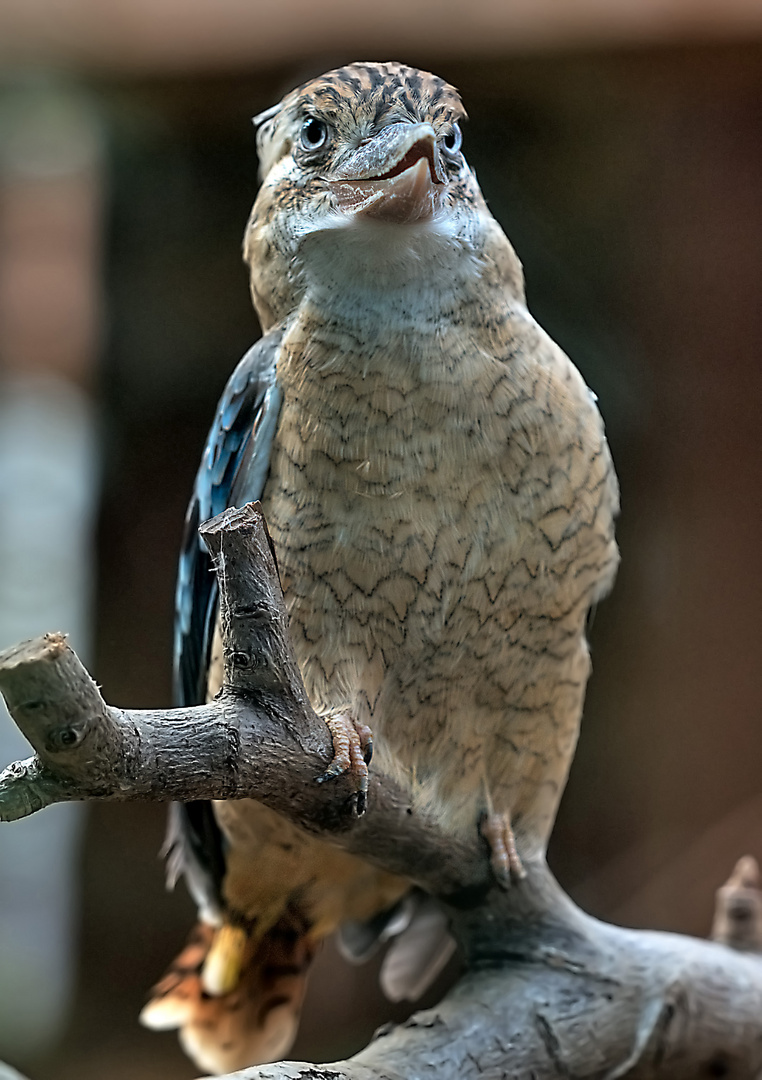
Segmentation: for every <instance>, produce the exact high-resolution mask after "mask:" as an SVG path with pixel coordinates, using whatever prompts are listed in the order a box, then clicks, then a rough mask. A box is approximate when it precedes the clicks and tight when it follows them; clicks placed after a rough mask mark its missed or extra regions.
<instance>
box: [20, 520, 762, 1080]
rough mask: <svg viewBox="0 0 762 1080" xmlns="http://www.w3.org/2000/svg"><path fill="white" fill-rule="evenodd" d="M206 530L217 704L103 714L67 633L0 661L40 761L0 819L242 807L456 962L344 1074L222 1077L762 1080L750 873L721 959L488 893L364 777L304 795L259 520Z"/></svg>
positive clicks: (301, 705) (552, 894) (535, 871)
mask: <svg viewBox="0 0 762 1080" xmlns="http://www.w3.org/2000/svg"><path fill="white" fill-rule="evenodd" d="M202 531H203V535H204V538H205V541H206V543H207V544H208V546H209V548H210V550H211V551H212V553H213V555H214V557H215V561H216V564H217V571H218V575H219V579H220V593H221V610H222V626H223V644H224V657H225V669H226V681H225V687H224V689H223V691H222V692H221V694H220V695H219V696H218V698H217V699H216V700H215V701H214V702H212V703H210V704H209V705H205V706H200V707H198V708H194V709H175V710H140V711H138V710H122V709H115V708H112V707H110V706H108V705H107V704H106V703H105V702H104V701H103V698H102V697H101V695H100V692H99V691H98V688H97V686H96V685H95V683H94V682H93V681H92V679H91V678H90V676H89V675H88V674H87V672H86V671H85V669H84V668H83V667H82V665H81V664H80V662H79V660H78V659H77V657H76V655H75V654H74V653H73V652H72V651H71V650H70V649H69V648H68V646H67V645H66V642H65V639H64V637H63V636H62V635H61V634H49V635H46V636H45V637H44V638H39V639H36V640H35V641H32V642H27V643H25V644H23V645H19V646H16V647H15V648H13V649H10V650H7V651H6V652H5V653H3V654H1V655H0V692H2V694H3V695H4V697H5V698H6V701H7V704H8V708H9V710H10V712H11V715H12V716H13V718H14V720H15V721H16V723H17V724H18V726H19V727H20V728H21V730H22V731H23V733H24V734H25V735H26V737H27V738H28V740H29V742H30V743H31V744H32V746H33V748H34V750H35V756H34V757H33V758H31V759H29V760H28V761H25V762H16V763H15V764H13V765H11V766H9V768H7V769H6V770H5V771H4V772H3V773H2V775H0V820H14V819H16V818H19V817H23V816H25V815H26V814H30V813H33V812H34V811H36V810H38V809H41V808H42V807H43V806H46V805H48V804H50V803H52V802H58V801H63V800H69V799H83V798H101V799H122V800H126V799H181V800H182V799H197V798H225V799H231V798H243V797H252V796H253V797H255V798H257V799H260V800H261V801H262V802H265V803H267V804H268V805H269V806H271V807H273V808H274V809H276V810H278V811H279V812H281V813H283V814H285V815H286V816H288V817H289V818H291V819H292V820H294V821H296V822H298V823H300V824H301V825H302V826H303V827H305V828H307V829H310V830H312V831H314V832H319V833H320V834H321V835H323V836H325V837H326V838H328V839H330V840H332V841H333V842H334V843H336V844H339V845H340V846H342V847H345V848H347V849H348V850H350V851H353V852H355V853H358V854H362V855H363V856H365V857H366V858H368V859H369V860H371V861H373V862H375V863H377V864H378V865H380V866H383V867H385V868H386V869H388V870H391V871H394V872H396V873H402V874H405V875H407V876H408V877H409V878H411V879H412V880H414V881H416V882H417V883H418V884H420V885H422V886H423V887H425V888H427V889H428V890H429V891H430V892H432V893H433V894H435V895H436V896H437V897H438V898H439V899H440V900H441V902H442V903H443V904H445V905H446V907H447V908H448V910H449V912H450V914H451V916H452V921H453V927H454V930H455V933H456V935H457V936H458V938H459V939H460V942H461V944H462V946H463V948H464V951H465V954H466V957H467V959H468V961H469V970H468V972H467V974H466V975H465V976H464V977H463V978H462V979H461V980H460V982H459V983H458V984H457V986H456V987H455V988H454V989H453V990H452V991H451V992H450V994H449V995H448V996H447V997H446V998H445V1000H444V1001H443V1002H441V1004H440V1005H438V1006H437V1007H436V1008H434V1009H431V1010H429V1011H428V1012H425V1013H418V1014H416V1015H415V1016H414V1017H412V1018H411V1019H410V1020H409V1021H407V1022H406V1023H405V1024H403V1025H401V1026H399V1027H397V1028H393V1029H391V1030H388V1031H386V1030H385V1031H382V1032H380V1033H378V1034H377V1035H376V1037H375V1038H374V1040H373V1041H372V1042H371V1044H370V1045H369V1046H368V1047H367V1048H366V1049H365V1050H364V1051H362V1053H360V1054H358V1055H357V1056H356V1057H355V1058H353V1059H352V1060H351V1061H347V1062H338V1063H335V1064H333V1065H330V1066H315V1065H308V1064H303V1063H293V1062H292V1063H285V1064H284V1063H280V1064H277V1065H268V1066H260V1067H257V1068H252V1069H247V1070H244V1071H243V1072H241V1073H238V1074H235V1075H236V1076H238V1077H240V1078H241V1080H243V1078H244V1077H246V1078H249V1080H255V1078H256V1080H265V1078H267V1080H275V1078H285V1077H301V1078H304V1080H307V1078H310V1080H320V1078H322V1077H326V1078H327V1077H332V1078H334V1080H338V1078H347V1080H371V1078H373V1080H413V1078H418V1077H421V1078H423V1077H432V1078H434V1077H436V1078H437V1080H448V1078H450V1077H452V1078H453V1080H454V1078H456V1077H457V1078H458V1080H464V1078H471V1077H473V1078H476V1077H490V1078H498V1077H506V1078H508V1077H516V1078H530V1077H534V1078H536V1080H540V1078H546V1077H547V1078H552V1077H566V1078H574V1077H580V1078H581V1077H596V1078H601V1080H602V1078H605V1080H615V1078H618V1077H624V1076H627V1077H631V1078H633V1080H635V1078H638V1080H640V1078H651V1077H664V1078H683V1077H685V1078H688V1077H690V1078H694V1077H701V1076H706V1077H729V1078H730V1077H733V1078H736V1077H737V1078H742V1077H743V1078H752V1077H762V959H760V957H759V956H758V955H755V953H754V950H755V949H756V948H757V945H758V942H759V941H760V940H762V934H760V926H761V925H762V916H761V915H760V911H762V902H761V901H760V897H759V892H758V890H757V879H756V878H755V877H754V870H755V868H754V867H751V866H750V864H748V863H746V864H744V865H743V866H739V867H737V868H736V871H735V874H734V878H732V879H731V881H730V882H729V883H728V886H726V888H725V891H724V892H723V891H721V894H720V897H719V901H718V919H717V922H716V930H715V935H716V936H717V937H718V938H719V939H720V941H721V942H727V944H724V943H714V942H702V941H697V940H694V939H690V938H685V937H680V936H677V935H671V934H660V933H651V932H645V931H632V930H626V929H622V928H620V927H614V926H608V925H606V924H603V923H600V922H597V921H595V920H594V919H592V918H590V917H589V916H587V915H585V914H584V913H583V912H581V911H580V910H579V909H578V908H576V907H575V906H574V905H573V904H572V902H571V901H570V900H569V898H568V897H566V896H565V894H564V893H563V892H562V891H561V889H560V888H559V887H558V885H557V884H556V883H555V881H554V880H553V878H552V876H551V874H550V872H549V871H548V869H547V867H546V866H545V864H544V862H542V861H537V862H534V863H531V864H529V865H528V866H527V867H526V869H527V871H528V873H527V878H526V880H524V881H523V882H521V883H520V884H517V885H514V886H513V887H512V888H510V889H509V890H507V891H502V890H501V889H499V888H498V887H496V886H495V885H494V884H493V883H492V881H491V879H490V875H489V872H488V860H487V853H486V849H485V846H484V842H483V841H482V840H481V839H480V837H479V835H478V831H477V830H476V829H475V830H474V835H473V837H472V838H471V839H470V840H469V841H463V842H459V843H456V842H454V841H453V840H452V838H451V837H449V836H447V835H446V834H445V833H444V832H443V831H442V829H441V828H440V827H439V826H438V824H437V822H436V821H433V820H429V819H427V818H426V817H425V816H424V815H421V814H419V813H417V812H414V811H413V810H412V808H411V807H410V806H409V805H408V803H407V801H406V799H405V796H404V793H403V792H402V791H401V790H400V789H399V788H397V787H396V786H395V785H394V784H393V783H392V782H391V781H390V780H389V779H388V778H387V777H384V776H379V775H378V774H377V772H373V775H372V781H371V785H370V791H369V799H368V809H367V812H366V813H365V814H364V815H363V816H362V817H358V816H357V813H356V801H355V795H354V792H353V789H352V784H351V782H350V781H349V780H348V779H346V778H339V779H337V780H335V781H332V782H331V783H329V784H317V783H316V782H315V780H316V778H317V777H318V776H319V775H321V774H322V773H323V772H324V770H325V768H326V766H327V764H328V762H329V761H330V759H331V742H330V737H329V735H328V732H327V729H326V728H325V725H324V724H323V723H322V722H321V721H320V720H319V718H318V717H316V716H315V714H314V713H313V711H312V709H311V708H310V705H309V702H308V701H307V697H306V694H305V691H304V687H303V685H302V682H301V678H300V676H299V672H298V669H297V666H296V663H295V660H294V656H293V652H292V650H291V646H290V642H289V637H288V620H287V616H286V612H285V608H284V605H283V598H282V594H281V591H280V587H279V583H278V577H277V569H276V567H275V564H274V559H273V555H272V551H271V545H270V543H269V537H268V535H267V530H266V527H265V525H264V521H263V519H262V517H261V514H260V513H259V509H258V507H257V506H249V507H246V508H244V509H243V510H230V511H226V512H225V513H224V514H222V515H220V517H219V518H216V519H215V520H214V521H213V522H210V523H208V524H207V525H206V526H204V527H203V530H202ZM730 945H733V946H735V948H731V947H729V946H730ZM739 950H746V951H745V952H741V951H739Z"/></svg>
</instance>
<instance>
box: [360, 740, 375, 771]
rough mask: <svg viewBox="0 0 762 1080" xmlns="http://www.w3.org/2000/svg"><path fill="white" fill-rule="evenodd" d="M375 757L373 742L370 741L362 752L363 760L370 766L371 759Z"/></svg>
mask: <svg viewBox="0 0 762 1080" xmlns="http://www.w3.org/2000/svg"><path fill="white" fill-rule="evenodd" d="M372 757H373V740H372V739H368V741H367V742H366V744H365V746H364V747H363V750H362V759H363V761H364V762H365V764H366V765H370V761H371V758H372Z"/></svg>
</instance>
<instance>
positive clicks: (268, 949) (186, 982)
mask: <svg viewBox="0 0 762 1080" xmlns="http://www.w3.org/2000/svg"><path fill="white" fill-rule="evenodd" d="M215 934H216V931H215V929H214V928H213V927H211V926H208V925H206V924H204V923H199V924H197V926H196V927H195V928H194V930H193V932H192V933H191V936H190V938H189V940H188V944H187V945H186V947H185V948H184V949H183V951H182V952H181V953H180V955H179V956H178V957H177V958H176V960H175V961H174V963H173V964H172V965H171V967H170V968H169V970H168V971H167V973H166V975H165V976H164V977H163V978H162V979H161V981H160V982H158V983H157V984H156V986H155V987H154V988H153V990H152V991H151V998H150V1000H149V1001H148V1004H147V1005H146V1006H145V1007H144V1009H143V1011H142V1012H141V1014H140V1021H141V1023H142V1024H144V1025H145V1026H146V1027H150V1028H154V1029H157V1030H168V1029H172V1028H179V1032H178V1035H179V1039H180V1044H181V1045H182V1047H183V1049H184V1050H185V1052H186V1053H187V1054H188V1055H189V1056H190V1057H191V1058H192V1059H193V1061H194V1062H195V1064H196V1065H197V1066H198V1067H199V1068H200V1069H204V1070H205V1071H206V1072H208V1073H227V1072H234V1071H236V1070H237V1069H243V1068H246V1067H247V1066H249V1065H260V1064H264V1063H266V1062H269V1061H277V1060H278V1059H279V1058H282V1057H283V1056H284V1054H286V1053H287V1052H288V1050H289V1049H290V1047H291V1045H292V1043H293V1041H294V1038H295V1037H296V1031H297V1027H298V1024H299V1014H300V1012H301V1008H302V1002H303V1001H304V994H305V990H306V986H307V975H308V972H309V966H310V963H311V962H312V959H313V956H314V954H315V950H316V942H315V941H314V939H313V938H312V937H311V935H310V933H309V928H308V927H307V926H306V925H305V924H304V921H303V920H301V919H300V918H299V917H298V915H297V914H295V913H293V912H287V913H286V914H285V915H284V916H283V917H282V918H281V919H280V921H279V922H278V923H276V925H275V926H273V927H272V929H271V930H269V931H268V932H267V933H266V934H265V935H264V937H262V938H259V939H258V938H256V937H254V936H251V937H249V938H248V941H247V945H246V952H245V954H244V957H243V964H242V967H241V974H240V978H239V980H238V983H237V985H236V986H235V988H234V989H233V990H231V991H230V992H229V993H227V994H224V995H221V996H219V997H213V996H211V995H210V994H207V993H206V992H205V991H204V989H203V987H202V983H201V969H202V967H203V964H204V960H205V959H206V956H207V955H208V953H209V950H210V948H211V946H212V942H213V941H214V937H215Z"/></svg>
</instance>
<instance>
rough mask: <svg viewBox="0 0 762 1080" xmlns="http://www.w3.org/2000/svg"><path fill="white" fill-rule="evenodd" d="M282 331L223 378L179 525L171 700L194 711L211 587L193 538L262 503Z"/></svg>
mask: <svg viewBox="0 0 762 1080" xmlns="http://www.w3.org/2000/svg"><path fill="white" fill-rule="evenodd" d="M282 336H283V332H282V330H280V331H273V332H271V333H269V334H267V335H266V336H265V337H263V338H262V339H261V340H260V341H258V342H257V343H256V345H254V346H253V347H252V348H251V349H249V351H248V352H247V353H246V355H245V356H244V358H243V359H242V360H241V362H240V363H239V364H238V366H237V368H236V369H235V371H234V372H233V374H232V375H231V377H230V379H229V380H228V383H227V385H226V387H225V389H224V391H223V394H222V397H221V399H220V403H219V405H218V407H217V415H216V417H215V419H214V423H213V424H212V427H211V430H210V432H209V437H208V439H207V443H206V447H205V449H204V454H203V457H202V459H201V465H200V466H199V470H198V473H197V474H196V482H195V485H194V489H193V495H192V498H191V501H190V505H189V506H188V512H187V515H186V519H185V531H184V534H183V544H182V549H181V552H180V562H179V567H178V574H177V590H176V593H175V652H174V698H175V704H177V705H198V704H200V703H202V702H203V701H204V700H205V698H206V677H207V666H208V663H209V650H210V648H211V642H212V635H213V633H214V623H215V619H216V612H217V580H216V578H215V576H214V574H213V572H212V563H211V559H210V557H209V553H208V551H207V550H206V546H205V545H204V543H203V541H202V540H201V538H200V537H199V535H198V527H199V525H200V524H201V523H202V522H203V521H207V520H208V519H209V518H212V517H215V516H216V515H217V514H220V513H222V511H223V510H226V509H227V508H228V507H229V506H237V505H242V504H243V503H246V502H252V501H254V500H255V499H259V498H261V496H262V492H263V490H264V486H265V481H266V480H267V472H268V469H269V463H270V450H271V447H272V441H273V437H274V435H275V429H276V427H277V422H278V414H279V412H280V404H281V393H280V390H279V389H278V387H277V385H276V382H275V360H276V356H277V353H278V347H279V345H280V342H281V339H282Z"/></svg>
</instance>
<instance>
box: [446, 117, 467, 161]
mask: <svg viewBox="0 0 762 1080" xmlns="http://www.w3.org/2000/svg"><path fill="white" fill-rule="evenodd" d="M442 142H443V143H444V148H445V151H446V152H447V153H448V154H449V155H450V156H451V157H455V155H456V154H457V153H458V151H459V150H460V144H461V143H462V142H463V135H462V134H461V130H460V128H459V127H458V125H457V124H453V125H452V127H451V128H450V130H449V131H448V132H447V134H446V135H445V137H444V138H443V139H442Z"/></svg>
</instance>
